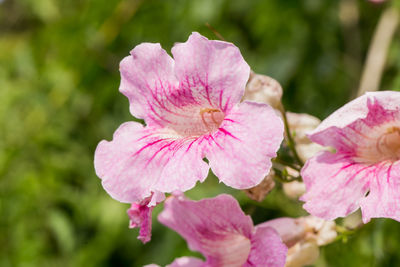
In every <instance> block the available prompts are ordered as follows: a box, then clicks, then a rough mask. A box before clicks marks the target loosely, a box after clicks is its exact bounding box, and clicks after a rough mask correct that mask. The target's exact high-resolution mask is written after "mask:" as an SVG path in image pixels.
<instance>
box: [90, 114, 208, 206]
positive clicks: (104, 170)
mask: <svg viewBox="0 0 400 267" xmlns="http://www.w3.org/2000/svg"><path fill="white" fill-rule="evenodd" d="M189 148H190V149H189ZM202 153H203V152H202V149H201V146H200V145H198V144H197V143H196V142H194V141H193V140H187V139H178V138H177V137H176V136H174V135H173V134H172V133H170V132H168V130H167V129H155V128H152V127H146V128H143V126H142V125H141V124H139V123H136V122H127V123H124V124H122V125H121V126H120V127H119V128H118V130H117V131H116V132H115V133H114V138H113V140H112V141H110V142H108V141H102V142H100V143H99V145H98V147H97V149H96V152H95V169H96V174H97V175H98V176H99V177H100V178H101V179H102V184H103V187H104V189H105V190H106V191H107V192H108V193H109V194H110V195H111V196H112V197H113V198H115V199H117V200H119V201H121V202H127V203H133V202H137V203H139V202H141V201H142V200H143V199H145V198H146V197H148V196H150V195H151V193H153V192H156V191H160V192H172V191H174V190H179V191H186V190H189V189H190V188H192V187H193V186H194V185H195V184H196V182H197V181H199V180H200V181H203V180H204V179H205V178H206V176H207V173H208V169H209V167H208V165H207V164H206V163H205V162H204V161H203V160H202V158H203V156H202Z"/></svg>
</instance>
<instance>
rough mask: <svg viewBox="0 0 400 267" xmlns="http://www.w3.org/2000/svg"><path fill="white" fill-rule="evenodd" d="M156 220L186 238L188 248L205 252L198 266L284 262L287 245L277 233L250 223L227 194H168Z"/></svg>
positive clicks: (256, 264)
mask: <svg viewBox="0 0 400 267" xmlns="http://www.w3.org/2000/svg"><path fill="white" fill-rule="evenodd" d="M158 220H159V221H160V222H161V223H162V224H164V225H166V226H168V227H170V228H172V229H173V230H175V231H176V232H178V233H179V234H180V235H181V236H182V237H183V238H184V239H186V241H187V242H188V244H189V247H190V249H192V250H195V251H199V252H201V253H202V254H203V255H204V256H205V258H206V262H205V263H203V264H202V265H199V266H208V267H214V266H218V267H224V266H230V267H235V266H284V264H285V258H286V252H287V248H286V246H285V245H284V244H283V243H282V241H281V239H280V237H279V235H278V233H277V232H276V231H275V230H274V229H273V228H271V227H269V226H263V227H254V226H253V222H252V220H251V218H250V217H249V216H246V215H245V214H244V213H243V211H242V210H241V209H240V206H239V204H238V202H237V201H236V200H235V199H234V198H233V197H232V196H230V195H219V196H217V197H215V198H210V199H203V200H200V201H192V200H187V199H184V197H170V198H168V199H167V200H166V201H165V206H164V210H163V211H162V212H161V213H160V215H159V216H158ZM192 259H193V258H192ZM171 266H189V265H171ZM191 266H194V265H191Z"/></svg>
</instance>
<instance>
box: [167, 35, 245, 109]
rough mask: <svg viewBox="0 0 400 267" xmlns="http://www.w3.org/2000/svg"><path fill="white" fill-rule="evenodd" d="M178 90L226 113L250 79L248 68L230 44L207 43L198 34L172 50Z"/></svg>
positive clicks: (209, 41)
mask: <svg viewBox="0 0 400 267" xmlns="http://www.w3.org/2000/svg"><path fill="white" fill-rule="evenodd" d="M172 54H173V56H174V59H175V73H176V76H177V78H178V79H179V81H180V86H181V87H182V88H185V89H187V90H189V91H191V92H192V95H194V96H195V97H196V98H197V99H198V101H199V102H201V103H207V104H208V105H210V106H211V107H214V108H219V109H220V110H222V111H223V112H226V111H228V110H229V109H230V108H231V107H232V106H233V105H235V104H236V103H239V101H240V99H241V98H242V96H243V94H244V88H245V85H246V82H247V80H248V79H249V75H250V67H249V66H248V65H247V63H246V62H245V61H244V59H243V57H242V55H241V54H240V51H239V49H238V48H237V47H236V46H234V45H233V44H231V43H227V42H222V41H214V40H208V39H207V38H205V37H203V36H201V35H200V34H199V33H197V32H194V33H192V34H191V35H190V37H189V40H188V41H187V42H186V43H180V44H176V45H175V46H174V47H173V48H172Z"/></svg>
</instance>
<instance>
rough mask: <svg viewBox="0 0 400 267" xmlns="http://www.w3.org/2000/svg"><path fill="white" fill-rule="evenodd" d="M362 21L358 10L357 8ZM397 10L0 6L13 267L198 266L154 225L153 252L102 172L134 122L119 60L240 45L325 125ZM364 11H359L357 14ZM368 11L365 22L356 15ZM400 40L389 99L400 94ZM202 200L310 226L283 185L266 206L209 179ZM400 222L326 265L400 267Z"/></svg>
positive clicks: (288, 97)
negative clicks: (298, 219) (136, 50)
mask: <svg viewBox="0 0 400 267" xmlns="http://www.w3.org/2000/svg"><path fill="white" fill-rule="evenodd" d="M348 3H350V4H351V5H352V6H353V9H352V10H353V11H351V10H350V11H351V12H347V11H348V10H347V11H346V6H347V5H346V4H348ZM389 4H390V3H384V4H373V3H371V2H368V1H366V0H301V1H299V0H267V1H266V0H264V1H263V0H252V1H249V0H235V1H229V0H143V1H140V0H122V1H117V0H79V1H78V0H76V1H73V0H69V1H62V0H0V266H2V267H3V266H86V267H88V266H142V265H144V264H149V263H153V262H154V263H157V264H160V265H165V264H167V263H170V262H171V261H172V260H173V259H174V258H175V257H179V256H184V255H199V254H196V253H194V252H191V251H189V249H188V248H187V246H186V243H185V241H184V240H183V239H182V238H181V237H180V236H178V235H177V234H176V233H175V232H173V231H172V230H170V229H168V228H165V227H163V226H162V225H160V224H159V223H158V221H157V220H156V214H157V213H158V212H159V211H160V208H161V207H158V208H156V210H155V216H154V217H153V223H154V229H153V239H152V241H151V242H150V243H148V244H146V245H143V244H141V243H140V241H138V240H137V239H136V237H137V233H138V231H137V230H130V229H128V217H127V215H126V209H128V207H129V205H127V204H122V203H119V202H117V201H115V200H113V199H111V198H110V197H109V196H108V195H107V194H106V193H105V191H104V190H103V189H102V187H101V184H100V180H99V179H98V178H97V177H96V175H95V172H94V168H93V154H94V150H95V148H96V145H97V143H98V142H99V141H100V140H102V139H108V140H110V139H111V138H112V134H113V132H114V130H115V129H117V127H118V126H119V125H120V124H121V123H122V122H125V121H129V120H133V118H132V117H131V115H130V114H129V110H128V101H127V99H126V98H125V97H124V96H123V95H122V94H120V93H119V92H118V86H119V82H120V77H119V71H118V64H119V61H120V60H121V59H122V58H123V57H124V56H126V55H128V53H129V51H130V50H131V49H132V48H133V47H134V46H135V45H137V44H140V43H142V42H159V43H161V45H162V46H163V47H164V48H165V49H167V51H169V49H170V48H171V47H172V46H173V44H174V43H175V42H184V41H186V39H187V38H188V36H189V35H190V33H191V32H192V31H198V32H200V33H201V34H203V35H205V36H207V37H209V38H211V39H216V36H215V35H214V34H213V32H212V31H210V30H209V29H208V28H207V27H206V26H205V23H209V24H211V25H212V26H213V27H214V28H215V29H217V30H218V31H219V32H220V33H221V34H222V35H223V36H224V37H225V39H227V40H229V41H231V42H233V43H235V44H236V45H237V46H238V47H239V48H240V49H241V51H242V54H243V56H244V58H245V59H246V60H247V62H248V63H249V65H250V66H251V67H252V69H253V70H254V71H256V72H258V73H263V74H268V75H270V76H272V77H274V78H276V79H277V80H278V81H279V82H280V83H281V84H282V86H283V88H284V100H283V101H284V103H285V105H286V107H287V109H288V110H290V111H294V112H306V113H310V114H312V115H315V116H317V117H319V118H324V117H326V116H327V115H328V114H329V113H331V112H332V111H334V110H335V109H337V108H338V107H340V106H341V105H343V104H344V103H346V102H347V101H348V100H350V99H351V98H353V97H354V96H355V95H356V93H357V88H358V85H359V82H360V76H361V72H362V68H363V64H364V62H365V58H366V54H367V51H368V47H369V43H370V41H371V38H372V36H373V32H374V29H375V27H376V25H377V22H378V20H379V18H380V16H381V14H382V12H383V11H384V10H385V9H386V8H387V7H388V5H389ZM354 7H355V8H356V9H355V11H356V13H354ZM357 14H358V15H357ZM399 70H400V45H399V35H398V32H397V33H396V34H395V36H394V40H393V42H392V44H391V46H390V49H389V51H388V57H387V61H386V65H385V69H384V75H383V79H382V83H381V86H380V88H381V89H384V90H396V89H399V88H400V75H399ZM210 176H211V177H209V179H207V181H206V182H205V183H204V184H201V185H198V186H197V187H196V188H195V189H193V190H191V191H190V192H189V196H190V197H192V198H194V199H200V198H202V197H212V196H215V195H217V194H218V193H221V192H226V193H231V194H233V195H234V196H235V197H237V198H238V199H239V200H240V203H241V205H242V207H243V209H244V210H245V211H246V212H247V213H249V214H252V216H253V219H254V221H255V222H256V223H258V222H262V221H265V220H267V219H271V218H275V217H278V216H300V215H304V214H305V212H304V211H303V210H302V209H301V204H299V203H297V202H295V201H292V200H288V199H287V198H286V197H285V196H284V195H283V193H282V190H281V187H280V186H277V187H276V188H275V190H274V191H273V192H272V193H271V194H270V195H269V196H268V197H267V198H266V200H265V201H263V202H262V203H257V202H254V201H251V200H249V199H248V198H247V197H246V196H245V194H244V193H242V192H240V191H235V190H232V189H230V188H227V187H225V186H224V185H222V184H218V181H217V179H216V178H215V177H213V176H212V175H210ZM399 251H400V223H398V222H395V221H392V220H387V219H375V220H372V222H371V223H369V224H368V225H366V226H364V227H363V228H361V229H360V230H358V231H357V233H356V234H354V235H351V236H349V238H348V239H347V242H344V241H337V242H335V243H333V244H331V245H328V246H326V247H324V248H322V250H321V257H320V259H319V260H318V262H317V266H346V267H347V266H400V252H399Z"/></svg>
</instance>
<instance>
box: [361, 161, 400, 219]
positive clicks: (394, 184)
mask: <svg viewBox="0 0 400 267" xmlns="http://www.w3.org/2000/svg"><path fill="white" fill-rule="evenodd" d="M361 210H362V216H363V222H364V223H367V222H369V221H370V219H371V218H379V217H384V218H392V219H394V220H397V221H400V161H397V162H395V163H393V164H390V165H387V164H385V165H383V166H381V167H378V168H377V170H376V174H375V176H373V178H372V179H371V182H370V191H369V194H368V196H367V197H366V198H365V199H363V200H362V201H361Z"/></svg>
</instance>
